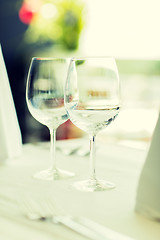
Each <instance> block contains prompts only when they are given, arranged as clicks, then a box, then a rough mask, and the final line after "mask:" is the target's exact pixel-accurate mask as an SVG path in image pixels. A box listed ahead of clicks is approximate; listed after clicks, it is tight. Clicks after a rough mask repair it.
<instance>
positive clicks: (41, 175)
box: [33, 168, 75, 181]
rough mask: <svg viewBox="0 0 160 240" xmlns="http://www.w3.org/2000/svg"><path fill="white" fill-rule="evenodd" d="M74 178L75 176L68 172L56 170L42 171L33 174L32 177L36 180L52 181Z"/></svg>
mask: <svg viewBox="0 0 160 240" xmlns="http://www.w3.org/2000/svg"><path fill="white" fill-rule="evenodd" d="M74 176H75V174H74V173H72V172H68V171H65V170H62V169H58V168H56V169H46V170H43V171H41V172H38V173H36V174H34V176H33V177H34V178H37V179H42V180H48V181H53V180H61V179H66V178H71V177H74Z"/></svg>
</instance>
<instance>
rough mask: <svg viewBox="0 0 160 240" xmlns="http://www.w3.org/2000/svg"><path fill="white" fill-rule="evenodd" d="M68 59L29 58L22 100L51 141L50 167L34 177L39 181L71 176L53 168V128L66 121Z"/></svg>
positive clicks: (54, 132)
mask: <svg viewBox="0 0 160 240" xmlns="http://www.w3.org/2000/svg"><path fill="white" fill-rule="evenodd" d="M68 66H69V58H36V57H35V58H32V61H31V64H30V68H29V73H28V78H27V87H26V100H27V105H28V109H29V111H30V113H31V114H32V116H33V117H34V118H35V119H36V120H37V121H39V122H40V123H41V124H43V125H45V126H47V127H48V128H49V131H50V139H51V147H50V148H51V149H50V154H51V157H50V158H51V166H50V168H49V169H47V170H43V171H41V172H38V173H36V174H35V175H34V177H35V178H39V179H43V180H54V179H63V178H68V177H72V176H74V174H73V173H71V172H68V171H64V170H61V169H59V168H57V166H56V155H55V154H56V146H55V144H56V129H57V128H58V126H60V125H61V124H62V123H64V122H65V121H67V120H68V116H67V113H66V110H65V107H64V85H65V80H66V76H67V71H68Z"/></svg>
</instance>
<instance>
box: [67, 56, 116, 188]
mask: <svg viewBox="0 0 160 240" xmlns="http://www.w3.org/2000/svg"><path fill="white" fill-rule="evenodd" d="M119 85H120V84H119V76H118V70H117V66H116V62H115V59H114V58H111V57H90V58H78V59H76V58H73V59H71V62H70V66H69V71H68V77H67V81H66V86H65V107H66V109H67V112H68V115H69V117H70V120H71V121H72V122H73V123H74V124H75V125H76V126H77V127H79V128H80V129H82V130H83V131H85V132H86V133H88V134H89V137H90V177H89V179H87V180H82V181H78V182H75V183H74V184H73V186H74V187H75V188H76V189H78V190H82V191H91V192H92V191H101V190H107V189H111V188H114V187H115V185H114V184H113V183H111V182H107V181H104V180H99V179H97V177H96V167H95V161H96V147H95V139H96V135H97V133H98V132H99V131H100V130H102V129H104V128H105V127H106V126H108V125H109V124H110V123H111V122H112V121H113V120H114V119H115V118H116V117H117V115H118V113H119V109H120V106H119V104H120V93H119Z"/></svg>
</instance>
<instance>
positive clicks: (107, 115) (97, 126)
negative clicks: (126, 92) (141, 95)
mask: <svg viewBox="0 0 160 240" xmlns="http://www.w3.org/2000/svg"><path fill="white" fill-rule="evenodd" d="M118 113H119V106H115V107H105V108H104V107H102V108H100V107H98V108H97V107H96V106H95V108H94V107H93V106H92V108H91V109H89V108H87V109H78V107H77V106H75V107H72V108H70V110H69V115H70V119H71V121H72V122H73V123H74V124H75V125H76V126H77V127H79V128H80V129H82V130H83V131H85V132H87V133H89V134H91V135H96V134H97V132H99V131H100V130H102V129H103V128H105V127H106V126H108V125H109V124H110V123H111V122H112V121H113V120H114V119H115V118H116V117H117V115H118Z"/></svg>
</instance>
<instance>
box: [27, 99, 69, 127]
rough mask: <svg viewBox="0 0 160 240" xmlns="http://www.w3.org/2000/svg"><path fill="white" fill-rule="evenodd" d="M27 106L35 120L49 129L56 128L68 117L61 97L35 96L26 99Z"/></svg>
mask: <svg viewBox="0 0 160 240" xmlns="http://www.w3.org/2000/svg"><path fill="white" fill-rule="evenodd" d="M28 108H29V110H30V112H31V114H32V116H33V117H34V118H35V119H36V120H37V121H39V122H40V123H42V124H44V125H46V126H47V127H48V128H50V129H57V127H58V126H59V125H61V124H62V123H64V122H65V121H67V119H68V116H67V113H66V110H65V108H64V99H63V98H59V99H58V98H43V97H42V96H36V97H33V98H30V99H29V100H28Z"/></svg>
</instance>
